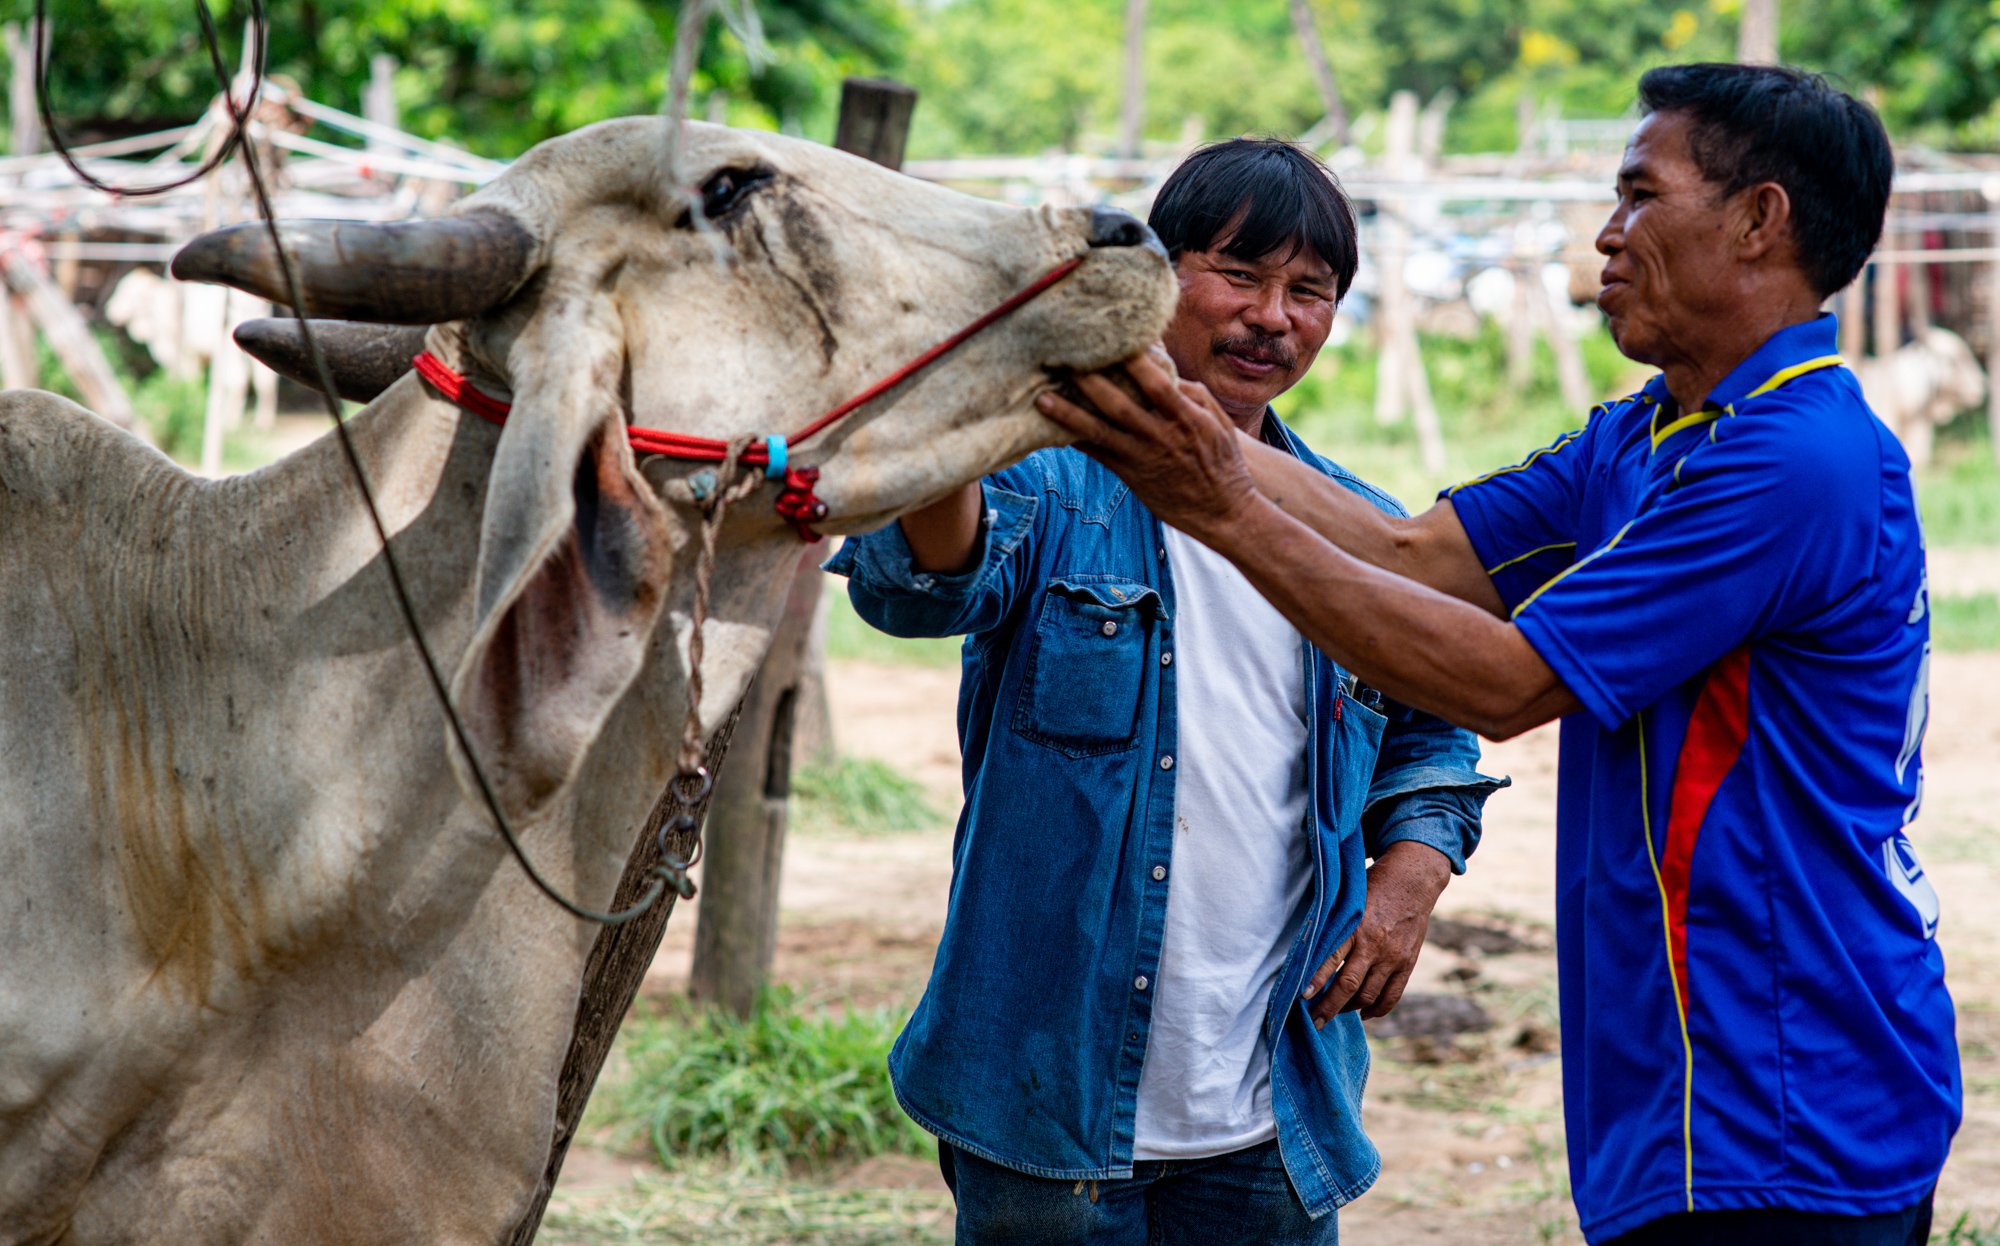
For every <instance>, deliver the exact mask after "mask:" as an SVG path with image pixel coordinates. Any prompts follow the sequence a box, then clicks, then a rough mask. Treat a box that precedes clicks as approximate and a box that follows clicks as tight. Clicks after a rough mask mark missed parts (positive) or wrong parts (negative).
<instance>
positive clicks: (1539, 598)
mask: <svg viewBox="0 0 2000 1246" xmlns="http://www.w3.org/2000/svg"><path fill="white" fill-rule="evenodd" d="M1639 98H1640V102H1641V104H1642V106H1643V108H1644V109H1645V111H1646V113H1647V115H1646V117H1645V119H1644V120H1642V121H1641V122H1640V124H1639V127H1638V129H1637V130H1636V131H1635V133H1634V134H1633V137H1632V140H1631V143H1630V145H1629V146H1628V147H1627V148H1626V152H1625V159H1624V164H1623V167H1622V168H1621V169H1620V171H1619V174H1618V206H1617V208H1616V209H1615V210H1614V211H1613V213H1612V215H1611V219H1610V220H1609V222H1608V223H1607V224H1606V225H1605V227H1604V229H1603V231H1602V232H1601V233H1600V234H1599V235H1598V239H1597V247H1598V250H1599V251H1601V252H1603V253H1604V255H1605V256H1606V263H1605V266H1604V274H1603V276H1604V289H1603V292H1602V294H1600V295H1599V298H1598V304H1599V306H1600V307H1601V308H1602V309H1603V310H1604V312H1605V313H1606V315H1607V316H1608V317H1609V319H1610V326H1611V333H1612V336H1613V338H1614V339H1615V340H1616V341H1617V344H1618V347H1619V349H1620V350H1621V351H1623V352H1624V353H1625V354H1626V355H1629V356H1630V357H1632V358H1634V359H1637V360H1640V361H1642V362H1646V363H1651V364H1656V365H1658V366H1659V367H1660V369H1661V372H1660V375H1659V376H1658V377H1656V378H1654V380H1653V381H1652V382H1650V383H1649V384H1647V385H1646V387H1645V388H1644V389H1643V390H1641V391H1640V392H1639V393H1636V394H1633V395H1630V396H1629V397H1626V398H1622V399H1619V400H1617V401H1615V402H1610V403H1606V404H1604V405H1602V406H1600V407H1598V408H1597V409H1596V410H1595V411H1593V412H1592V414H1591V416H1590V419H1589V422H1588V424H1587V425H1586V426H1585V427H1584V428H1582V429H1581V430H1579V431H1577V432H1575V433H1572V434H1569V435H1567V436H1564V437H1562V438H1559V439H1558V440H1557V441H1555V442H1554V443H1553V444H1552V445H1549V446H1547V447H1544V448H1543V449H1541V450H1538V451H1536V452H1535V453H1534V454H1532V455H1530V456H1528V458H1526V459H1524V460H1523V461H1522V462H1520V463H1518V464H1516V465H1514V466H1513V467H1509V468H1503V469H1501V470H1500V471H1497V472H1493V473H1490V474H1488V475H1486V476H1482V477H1480V478H1478V479H1476V480H1473V481H1470V482H1468V483H1466V484H1463V485H1460V486H1458V487H1457V488H1455V489H1452V490H1449V491H1448V492H1447V493H1446V494H1445V495H1444V497H1443V498H1442V499H1441V500H1440V502H1439V503H1438V505H1437V506H1435V507H1434V508H1433V509H1432V510H1430V511H1429V512H1428V513H1426V514H1425V515H1424V516H1422V517H1420V518H1418V519H1415V520H1401V519H1395V518H1384V517H1382V516H1380V515H1379V514H1378V513H1377V512H1374V511H1372V510H1370V509H1368V508H1364V507H1356V506H1353V505H1351V504H1350V503H1349V502H1348V501H1347V500H1346V499H1345V498H1344V497H1343V496H1341V495H1339V494H1338V493H1336V492H1335V491H1332V490H1328V489H1326V488H1324V486H1323V484H1322V482H1321V481H1319V480H1317V479H1315V478H1313V477H1312V476H1311V475H1310V474H1308V473H1304V472H1300V471H1297V470H1295V468H1294V467H1293V465H1291V464H1288V463H1284V462H1281V461H1279V460H1277V459H1276V458H1275V457H1274V456H1271V455H1268V454H1264V453H1262V452H1261V450H1259V449H1258V448H1257V447H1254V446H1242V445H1239V444H1238V443H1239V442H1240V441H1241V440H1242V439H1241V438H1239V437H1237V436H1236V435H1235V434H1234V433H1232V432H1231V431H1230V430H1229V429H1228V428H1227V426H1226V425H1225V424H1224V423H1223V422H1222V421H1221V420H1220V419H1218V418H1217V417H1216V414H1215V413H1214V412H1213V411H1212V410H1210V409H1208V408H1207V407H1206V405H1205V404H1204V403H1202V402H1201V401H1199V395H1191V394H1190V392H1189V391H1187V390H1185V389H1183V388H1181V387H1179V386H1177V385H1175V384H1174V382H1173V380H1172V378H1171V377H1169V376H1167V375H1166V374H1165V373H1164V372H1163V371H1161V370H1160V369H1159V368H1157V367H1155V366H1152V365H1148V364H1143V363H1142V364H1138V365H1135V366H1134V367H1133V369H1132V371H1133V378H1134V379H1135V380H1136V381H1137V382H1138V383H1139V386H1140V389H1141V391H1142V392H1143V393H1144V394H1145V396H1146V398H1147V399H1148V400H1150V403H1151V407H1150V408H1147V407H1143V406H1141V405H1140V404H1138V403H1134V402H1131V401H1127V400H1125V398H1124V397H1123V396H1122V394H1121V393H1120V391H1119V390H1117V389H1115V388H1113V387H1112V386H1110V385H1109V384H1108V383H1106V382H1104V381H1103V380H1102V379H1099V378H1092V379H1090V380H1088V381H1087V382H1086V383H1085V385H1084V392H1085V393H1086V394H1087V395H1088V396H1089V397H1090V398H1091V399H1092V400H1093V401H1094V402H1096V404H1097V405H1098V407H1099V410H1100V411H1101V413H1102V414H1101V416H1100V415H1093V414H1090V413H1086V412H1084V411H1083V410H1082V409H1080V408H1078V407H1076V406H1073V405H1070V404H1067V403H1052V404H1049V407H1048V409H1049V410H1050V411H1051V413H1052V414H1054V415H1055V416H1057V418H1058V419H1059V420H1060V421H1061V422H1063V423H1064V424H1066V425H1068V426H1069V427H1070V428H1071V429H1072V430H1074V431H1076V432H1078V433H1080V434H1082V435H1085V436H1088V437H1090V438H1092V439H1093V440H1094V443H1095V444H1094V447H1093V451H1092V452H1093V453H1094V454H1097V455H1099V456H1101V457H1102V458H1103V459H1104V460H1105V461H1107V462H1109V463H1110V464H1111V465H1113V466H1114V467H1115V468H1116V469H1117V470H1118V471H1119V472H1120V474H1121V475H1122V476H1123V477H1124V478H1125V479H1126V480H1128V481H1129V482H1130V483H1131V484H1132V485H1133V488H1134V490H1135V491H1136V492H1137V493H1138V494H1139V495H1140V496H1141V497H1143V498H1144V499H1146V501H1147V502H1148V503H1149V504H1150V505H1151V506H1152V507H1153V508H1154V510H1155V511H1156V512H1158V513H1160V514H1161V515H1163V516H1164V517H1166V518H1167V519H1168V520H1169V521H1170V522H1173V523H1176V524H1179V525H1181V526H1183V527H1185V528H1186V529H1187V530H1188V531H1190V532H1192V533H1193V534H1195V535H1196V536H1197V537H1199V538H1200V539H1201V540H1203V541H1204V542H1207V543H1209V544H1210V545H1212V546H1213V547H1214V548H1216V549H1217V550H1219V551H1221V552H1223V553H1224V554H1226V555H1227V556H1228V557H1229V558H1230V560H1231V561H1232V562H1233V563H1235V564H1236V565H1237V566H1238V567H1240V568H1241V569H1242V570H1243V571H1244V573H1245V574H1246V575H1247V576H1248V577H1249V579H1250V580H1251V581H1252V582H1253V583H1254V584H1256V585H1257V587H1258V588H1259V589H1260V590H1262V591H1263V592H1264V593H1265V594H1266V595H1267V596H1269V597H1270V599H1271V600H1272V601H1273V603H1274V604H1276V605H1277V606H1278V608H1279V609H1280V610H1282V611H1283V612H1284V613H1285V615H1286V617H1288V618H1290V619H1291V620H1292V621H1293V622H1294V623H1296V624H1297V625H1298V626H1299V628H1300V630H1301V631H1303V632H1304V633H1305V635H1306V636H1307V637H1308V638H1309V639H1311V640H1313V641H1315V642H1316V643H1318V644H1319V645H1320V646H1321V648H1323V649H1325V650H1326V651H1327V652H1329V653H1331V654H1332V655H1333V656H1334V657H1335V658H1336V659H1338V660H1340V661H1342V662H1346V663H1348V664H1349V665H1351V666H1353V667H1354V668H1355V669H1357V670H1358V671H1359V672H1360V673H1361V675H1362V676H1363V677H1364V678H1366V679H1368V680H1369V681H1370V682H1372V683H1375V684H1377V685H1378V686H1380V687H1381V688H1383V689H1384V690H1385V691H1387V692H1388V693H1390V694H1391V695H1394V696H1397V697H1399V698H1403V699H1405V700H1407V701H1408V702H1409V703H1411V704H1414V705H1419V706H1423V707H1426V708H1429V709H1431V710H1433V711H1435V712H1437V713H1439V714H1441V715H1443V716H1445V717H1446V718H1448V719H1450V720H1451V721H1454V722H1460V723H1466V724H1469V725H1472V726H1475V727H1477V728H1478V729H1479V730H1480V731H1482V732H1484V733H1486V734H1488V735H1491V736H1496V737H1504V736H1509V735H1513V734H1515V733H1517V732H1520V731H1524V730H1526V729H1528V728H1529V727H1532V726H1535V725H1536V724H1539V723H1542V722H1546V721H1548V720H1549V719H1551V718H1554V717H1557V716H1562V717H1563V724H1562V769H1561V776H1560V780H1559V792H1558V801H1557V820H1558V836H1559V838H1558V848H1557V862H1556V868H1557V906H1558V908H1557V946H1558V958H1559V961H1560V974H1561V995H1562V1011H1563V1075H1564V1095H1563V1098H1564V1110H1565V1113H1566V1116H1567V1118H1568V1138H1569V1153H1570V1172H1571V1180H1572V1186H1573V1189H1574V1191H1575V1196H1576V1201H1577V1208H1578V1211H1579V1213H1580V1216H1581V1219H1582V1226H1583V1231H1584V1235H1585V1237H1586V1238H1588V1239H1589V1240H1590V1241H1591V1242H1593V1243H1609V1242H1615V1243H1617V1244H1618V1246H1666V1244H1669V1243H1671V1244H1674V1246H1751V1244H1754V1246H1788V1244H1794V1243H1796V1244H1799V1246H1806V1244H1811V1246H1828V1244H1832V1246H1908V1244H1910V1243H1920V1242H1923V1241H1924V1240H1925V1239H1926V1237H1927V1236H1928V1233H1929V1225H1930V1216H1931V1196H1932V1191H1933V1188H1934V1186H1935V1183H1936V1181H1937V1177H1938V1173H1939V1170H1940V1168H1941V1167H1942V1165H1943V1163H1944V1159H1945V1154H1946V1150H1947V1148H1948V1146H1949V1143H1950V1139H1951V1135H1952V1132H1953V1130H1954V1129H1955V1128H1956V1126H1957V1123H1958V1119H1959V1111H1960V1086H1959V1070H1958V1057H1957V1049H1956V1045H1955V1042H1954V1038H1953V1033H1952V1025H1953V1021H1952V1006H1951V1000H1950V997H1949V996H1948V995H1947V993H1946V991H1945V986H1944V964H1943V959H1942V957H1941V955H1940V954H1939V951H1938V946H1937V942H1936V939H1935V934H1936V929H1937V920H1938V904H1937V896H1936V893H1935V892H1934V891H1933V890H1932V888H1931V886H1930V884H1929V882H1928V881H1926V879H1925V877H1924V872H1923V869H1922V867H1921V866H1920V865H1919V864H1918V863H1917V858H1916V854H1915V852H1914V851H1913V850H1912V848H1911V846H1910V841H1909V840H1908V838H1906V836H1905V834H1904V828H1905V827H1906V826H1907V824H1908V823H1909V822H1910V821H1911V819H1913V818H1914V817H1915V816H1916V813H1917V807H1918V804H1919V802H1920V800H1921V797H1922V786H1923V785H1922V764H1921V762H1920V760H1919V758H1918V748H1919V745H1920V743H1921V740H1922V736H1923V728H1924V721H1925V717H1926V714H1927V710H1928V698H1927V693H1926V671H1927V668H1928V664H1929V662H1928V659H1929V650H1930V644H1929V628H1928V605H1929V603H1928V600H1927V596H1926V589H1925V579H1924V557H1923V544H1922V534H1921V532H1920V531H1919V527H1918V521H1917V509H1916V504H1915V499H1914V496H1913V494H1912V489H1911V484H1910V479H1909V462H1908V460H1907V459H1906V458H1905V456H1904V455H1903V452H1902V450H1901V448H1900V447H1899V446H1898V445H1897V443H1896V441H1895V439H1894V438H1893V437H1891V436H1890V435H1889V433H1888V431H1887V430H1886V429H1885V428H1884V427H1883V426H1882V425H1881V423H1880V422H1879V421H1877V420H1876V419H1875V418H1874V417H1873V415H1872V414H1871V413H1870V412H1869V410H1868V408H1867V406H1866V404H1865V403H1864V402H1863V400H1862V397H1861V391H1860V389H1859V387H1858V386H1857V385H1856V383H1855V380H1854V377H1853V375H1852V374H1851V373H1849V372H1848V371H1847V370H1846V368H1845V367H1843V366H1842V363H1841V360H1840V357H1839V356H1838V355H1837V354H1836V353H1835V343H1836V338H1837V334H1836V331H1835V326H1834V322H1833V319H1832V317H1830V316H1826V315H1822V314H1821V312H1820V307H1821V305H1822V304H1823V303H1824V302H1825V300H1826V299H1827V298H1828V297H1829V296H1830V295H1832V294H1833V293H1834V292H1835V291H1837V290H1838V289H1840V288H1841V287H1842V286H1844V285H1846V284H1847V283H1848V282H1849V281H1851V280H1853V278H1854V276H1855V274H1856V273H1857V272H1858V271H1859V270H1860V268H1861V266H1862V264H1863V262H1864V261H1865V259H1866V258H1867V255H1868V252H1869V250H1870V249H1871V248H1872V247H1873V246H1874V245H1875V241H1876V239H1877V238H1878V237H1879V236H1880V233H1881V228H1882V218H1883V212H1884V209H1885V207H1886V204H1887V201H1888V193H1889V183H1890V177H1891V173H1892V168H1893V166H1892V162H1891V157H1890V152H1889V146H1888V140H1887V137H1886V136H1885V135H1884V134H1883V132H1882V127H1881V123H1880V122H1879V121H1878V120H1877V119H1876V117H1875V115H1874V113H1873V112H1872V111H1870V110H1869V109H1868V108H1867V107H1866V106H1865V105H1863V104H1861V103H1859V102H1857V101H1855V100H1854V99H1852V98H1850V97H1848V96H1846V95H1844V94H1842V93H1840V92H1839V91H1836V90H1833V89H1832V88H1830V87H1829V86H1828V85H1827V84H1826V83H1825V82H1824V81H1823V80H1822V79H1820V78H1818V77H1816V76H1812V75H1807V74H1803V73H1800V72H1798V71H1795V70H1788V69H1779V68H1774V67H1753V66H1741V65H1682V66H1673V67H1668V68H1662V69H1656V70H1653V71H1651V72H1649V73H1648V74H1646V75H1645V76H1644V78H1642V79H1641V81H1640V86H1639ZM1253 481H1254V484H1253Z"/></svg>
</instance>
